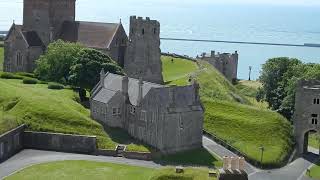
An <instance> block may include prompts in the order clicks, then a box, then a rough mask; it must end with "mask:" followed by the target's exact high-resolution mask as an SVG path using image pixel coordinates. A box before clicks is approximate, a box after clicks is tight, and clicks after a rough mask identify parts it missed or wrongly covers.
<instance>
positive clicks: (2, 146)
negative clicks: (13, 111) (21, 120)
mask: <svg viewBox="0 0 320 180" xmlns="http://www.w3.org/2000/svg"><path fill="white" fill-rule="evenodd" d="M24 129H25V126H24V125H23V126H20V127H18V128H16V129H13V130H11V131H9V132H7V133H5V134H2V135H1V136H0V163H1V162H3V161H5V160H7V159H8V158H10V157H11V156H13V155H15V154H16V153H17V152H19V151H20V150H22V149H23V131H24Z"/></svg>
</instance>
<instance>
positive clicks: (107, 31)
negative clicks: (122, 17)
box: [59, 21, 121, 49]
mask: <svg viewBox="0 0 320 180" xmlns="http://www.w3.org/2000/svg"><path fill="white" fill-rule="evenodd" d="M120 25H121V24H119V23H98V22H84V21H65V22H64V23H63V24H62V28H61V31H60V36H59V39H62V40H64V41H68V42H78V43H81V44H83V45H85V46H87V47H91V48H99V49H106V48H109V47H110V44H111V42H112V40H113V38H114V36H115V34H116V32H117V30H118V28H119V26H120Z"/></svg>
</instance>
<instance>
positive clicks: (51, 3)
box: [23, 0, 76, 46]
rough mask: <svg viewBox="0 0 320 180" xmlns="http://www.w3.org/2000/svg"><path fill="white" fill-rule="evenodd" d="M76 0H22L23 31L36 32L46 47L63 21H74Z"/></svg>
mask: <svg viewBox="0 0 320 180" xmlns="http://www.w3.org/2000/svg"><path fill="white" fill-rule="evenodd" d="M75 2H76V0H24V7H23V31H36V32H37V33H38V35H39V37H40V38H41V40H42V41H43V43H44V44H45V46H47V45H48V44H49V43H50V41H52V40H53V39H55V38H56V37H57V35H58V32H59V30H60V28H61V25H62V23H63V22H64V21H67V20H69V21H74V20H75Z"/></svg>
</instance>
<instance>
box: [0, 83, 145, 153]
mask: <svg viewBox="0 0 320 180" xmlns="http://www.w3.org/2000/svg"><path fill="white" fill-rule="evenodd" d="M76 99H78V96H77V93H75V92H73V91H72V90H68V89H65V90H49V89H48V88H47V85H46V84H37V85H26V84H23V83H22V81H21V80H6V79H0V107H4V110H5V111H4V112H2V111H3V110H0V111H1V112H0V115H1V114H4V117H5V118H2V117H0V132H4V131H6V130H8V129H11V128H12V127H14V126H16V125H17V124H22V123H24V124H26V125H27V126H28V129H29V130H33V131H44V132H59V133H68V134H80V135H95V136H97V138H98V147H99V148H103V149H114V148H115V146H116V145H117V144H119V143H120V144H128V150H134V151H149V150H148V148H147V147H145V146H143V145H139V144H136V143H135V142H134V141H133V140H132V139H130V137H129V136H128V134H126V133H125V132H123V131H120V130H116V129H111V128H108V129H107V132H105V131H104V130H103V127H102V126H101V125H100V124H99V123H97V122H95V121H94V120H92V119H91V118H90V114H89V113H90V112H89V110H87V109H85V108H84V107H83V106H81V105H80V104H79V103H77V101H76ZM1 109H2V108H1ZM134 143H135V144H134Z"/></svg>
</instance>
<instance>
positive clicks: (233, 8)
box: [0, 0, 320, 79]
mask: <svg viewBox="0 0 320 180" xmlns="http://www.w3.org/2000/svg"><path fill="white" fill-rule="evenodd" d="M172 2H175V3H172ZM199 2H200V1H196V0H195V1H190V0H189V1H185V2H184V1H182V0H181V1H178V0H172V1H168V0H164V1H159V0H154V1H152V0H149V1H147V0H136V1H133V0H107V1H104V0H77V2H76V3H77V6H76V19H77V20H81V21H97V22H120V21H121V22H122V24H123V25H124V27H125V29H126V31H127V32H128V29H129V17H130V16H131V15H136V16H142V17H150V18H151V19H156V20H158V21H160V23H161V37H162V38H180V39H208V40H222V41H250V42H263V43H282V44H304V43H314V44H320V6H315V7H312V6H290V5H266V4H259V5H258V4H256V5H253V4H239V3H238V4H230V3H229V4H223V3H199ZM13 21H15V22H16V23H17V24H18V23H21V22H22V0H1V1H0V31H3V30H7V29H9V27H10V25H11V24H12V22H13ZM161 50H162V52H170V53H178V54H181V55H188V56H192V57H195V56H197V55H200V54H201V53H203V52H210V51H211V50H214V51H216V52H221V53H225V52H230V53H232V52H235V51H238V53H239V68H238V77H239V78H240V79H247V78H248V73H249V66H252V69H253V70H252V77H253V79H257V78H259V75H260V71H261V67H262V64H264V63H265V62H266V60H267V59H269V58H273V57H291V58H298V59H300V60H302V61H303V62H306V63H320V48H316V47H287V46H269V45H248V44H227V43H213V42H185V41H166V40H162V41H161Z"/></svg>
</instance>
